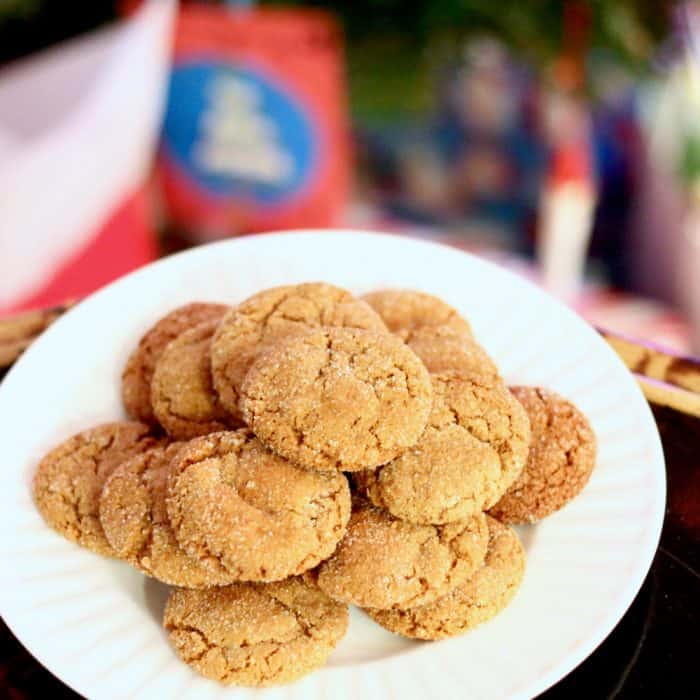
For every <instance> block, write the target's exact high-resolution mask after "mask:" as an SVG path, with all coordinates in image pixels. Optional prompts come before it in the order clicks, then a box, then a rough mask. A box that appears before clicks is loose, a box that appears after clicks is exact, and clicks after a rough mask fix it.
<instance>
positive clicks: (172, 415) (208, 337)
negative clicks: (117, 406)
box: [151, 319, 233, 440]
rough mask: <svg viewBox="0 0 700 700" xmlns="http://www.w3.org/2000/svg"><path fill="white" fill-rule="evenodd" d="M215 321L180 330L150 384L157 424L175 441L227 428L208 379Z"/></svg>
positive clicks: (227, 421)
mask: <svg viewBox="0 0 700 700" xmlns="http://www.w3.org/2000/svg"><path fill="white" fill-rule="evenodd" d="M218 325H219V320H218V319H214V320H211V321H205V322H204V323H200V324H199V325H198V326H195V327H194V328H190V329H189V330H186V331H184V332H183V333H181V334H180V335H178V337H177V338H175V340H173V341H172V342H171V343H169V344H168V346H167V347H166V348H165V350H163V353H162V354H161V356H160V358H159V359H158V362H157V363H156V367H155V371H154V373H153V379H152V381H151V404H152V406H153V412H154V414H155V417H156V419H157V420H158V422H159V423H160V424H161V425H162V426H163V427H164V428H165V430H166V431H167V432H168V433H169V434H170V435H171V436H172V437H173V438H175V439H177V440H187V439H189V438H193V437H197V436H198V435H207V434H208V433H215V432H218V431H221V430H226V429H227V428H228V427H231V423H232V422H233V419H232V418H231V417H230V416H229V414H228V412H227V411H225V410H224V408H223V406H221V404H220V403H219V397H218V396H217V395H216V392H215V391H214V387H213V385H212V379H211V363H210V353H211V341H212V337H213V335H214V331H215V330H216V328H217V326H218Z"/></svg>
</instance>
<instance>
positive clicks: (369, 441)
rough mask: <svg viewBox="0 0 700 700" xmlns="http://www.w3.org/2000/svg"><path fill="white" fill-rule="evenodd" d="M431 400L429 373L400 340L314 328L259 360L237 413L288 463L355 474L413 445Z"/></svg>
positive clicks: (426, 416)
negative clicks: (241, 411)
mask: <svg viewBox="0 0 700 700" xmlns="http://www.w3.org/2000/svg"><path fill="white" fill-rule="evenodd" d="M431 402H432V390H431V386H430V376H429V374H428V371H427V370H426V369H425V366H424V365H423V363H422V362H421V361H420V360H419V359H418V357H416V355H415V354H414V353H413V351H411V350H410V348H408V347H407V346H406V345H405V344H404V343H402V342H401V341H400V340H399V339H398V338H396V337H394V336H393V335H390V334H389V333H381V334H379V333H372V332H370V331H362V330H356V329H351V328H319V329H315V330H312V331H310V332H308V333H306V334H304V335H298V336H295V337H293V338H288V339H285V340H284V341H282V342H280V343H279V344H278V345H275V346H274V347H272V348H270V350H269V351H268V352H266V353H265V354H263V355H261V356H260V357H259V358H258V360H257V361H256V363H255V364H254V365H253V367H252V368H251V370H250V372H249V374H248V376H247V377H246V380H245V382H244V384H243V393H242V400H241V407H242V408H243V413H244V417H245V420H246V422H247V423H248V425H250V427H251V428H252V429H253V431H254V432H255V434H256V435H257V436H258V437H259V438H260V440H261V441H262V442H264V443H265V444H266V445H267V446H268V447H270V448H271V449H272V450H274V451H275V452H277V453H278V454H281V455H282V456H284V457H286V458H287V459H290V460H291V461H293V462H295V463H297V464H300V465H302V466H304V467H308V468H312V469H321V470H334V469H338V470H343V471H357V470H358V469H367V468H372V467H375V466H377V465H379V464H382V463H384V462H387V461H389V460H391V459H393V458H394V457H396V456H398V455H399V454H401V453H402V452H403V451H404V450H406V449H407V448H409V447H411V446H413V445H414V444H415V443H416V442H417V440H418V438H419V437H420V435H421V433H422V432H423V429H424V428H425V425H426V423H427V420H428V415H429V413H430V407H431Z"/></svg>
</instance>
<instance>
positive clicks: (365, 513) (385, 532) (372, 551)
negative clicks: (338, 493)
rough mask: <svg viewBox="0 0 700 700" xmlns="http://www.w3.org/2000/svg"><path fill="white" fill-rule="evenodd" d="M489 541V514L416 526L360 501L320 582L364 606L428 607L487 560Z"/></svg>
mask: <svg viewBox="0 0 700 700" xmlns="http://www.w3.org/2000/svg"><path fill="white" fill-rule="evenodd" d="M487 540H488V532H487V528H486V517H485V516H484V515H483V513H479V514H477V515H475V516H473V517H471V518H469V519H467V520H465V521H461V522H459V523H451V524H449V525H440V526H435V525H414V524H412V523H408V522H405V521H403V520H398V519H397V518H394V517H393V516H391V515H390V514H389V513H386V512H385V511H382V510H380V509H378V508H375V507H374V506H372V505H370V504H368V503H365V502H362V501H358V502H357V503H356V504H354V509H353V513H352V515H351V516H350V522H349V524H348V530H347V533H346V535H345V537H344V538H343V539H342V541H341V542H340V544H339V545H338V549H337V550H336V551H335V553H334V554H333V556H332V557H331V558H330V559H327V560H326V561H324V562H323V563H322V564H321V565H320V566H319V568H318V585H319V586H320V587H321V589H322V590H324V591H325V592H326V593H328V595H330V596H331V597H332V598H335V599H337V600H342V601H344V602H346V603H354V604H355V605H359V606H361V607H370V608H381V609H384V608H406V607H413V606H415V605H424V604H426V603H429V602H430V601H432V600H435V599H436V598H439V597H440V596H443V595H445V594H446V593H447V592H448V591H450V590H451V589H452V588H454V587H455V586H458V585H459V584H461V583H463V582H464V581H465V580H466V579H467V578H469V576H471V575H472V574H473V573H474V572H475V571H476V570H477V569H478V568H479V567H480V566H481V565H482V564H483V562H484V556H485V555H486V544H487Z"/></svg>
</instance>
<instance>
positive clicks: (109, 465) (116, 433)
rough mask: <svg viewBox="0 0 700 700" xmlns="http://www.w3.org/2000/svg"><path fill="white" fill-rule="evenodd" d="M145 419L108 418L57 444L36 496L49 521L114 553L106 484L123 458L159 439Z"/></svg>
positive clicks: (39, 476)
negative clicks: (105, 526) (102, 504)
mask: <svg viewBox="0 0 700 700" xmlns="http://www.w3.org/2000/svg"><path fill="white" fill-rule="evenodd" d="M149 430H150V429H149V427H148V426H147V425H145V424H144V423H136V422H124V423H105V424H103V425H98V426H97V427H95V428H91V429H90V430H86V431H84V432H82V433H78V434H77V435H74V436H73V437H71V438H69V439H68V440H66V441H65V442H63V443H61V444H60V445H58V446H57V447H55V448H54V449H53V450H51V452H49V453H48V454H47V455H46V456H45V457H44V458H43V459H42V460H41V462H40V464H39V467H38V469H37V472H36V474H35V476H34V484H33V486H34V500H35V501H36V504H37V507H38V508H39V512H40V513H41V515H42V517H43V518H44V520H45V521H46V523H47V524H48V525H49V526H50V527H52V528H53V529H54V530H56V531H57V532H59V533H60V534H61V535H63V536H64V537H65V538H66V539H69V540H71V541H72V542H77V543H78V544H80V545H82V546H83V547H87V548H88V549H91V550H92V551H93V552H97V553H98V554H104V555H105V556H115V554H114V550H113V549H112V547H111V546H110V544H109V542H108V541H107V539H106V537H105V534H104V532H103V530H102V525H101V524H100V518H99V499H100V493H101V491H102V486H103V484H104V482H105V481H106V480H107V478H108V477H109V476H110V474H112V472H113V471H114V470H115V469H117V467H119V465H120V464H122V463H123V462H125V461H126V460H127V459H129V458H131V457H133V456H134V455H136V454H139V453H141V452H145V451H146V450H148V449H149V448H151V447H154V446H155V445H157V444H158V441H157V440H156V439H155V438H153V437H152V436H151V435H150V433H149Z"/></svg>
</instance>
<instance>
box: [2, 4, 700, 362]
mask: <svg viewBox="0 0 700 700" xmlns="http://www.w3.org/2000/svg"><path fill="white" fill-rule="evenodd" d="M68 5H70V7H68ZM699 30H700V2H696V1H695V0H688V1H685V2H669V1H668V0H646V1H644V2H638V1H637V2H634V1H632V0H629V1H628V0H592V1H590V2H584V1H583V0H531V1H530V2H523V0H500V1H499V2H488V1H486V0H414V1H413V2H405V1H404V2H402V1H401V0H354V2H340V1H339V0H338V1H336V2H323V1H320V0H309V1H304V0H300V1H298V2H274V3H272V2H259V3H250V2H228V3H226V2H218V3H217V2H204V1H203V0H193V1H192V2H181V3H176V2H174V0H144V1H143V2H133V1H123V2H115V1H114V0H91V1H90V2H74V3H59V2H57V1H56V0H0V313H4V314H9V313H14V312H17V311H21V310H24V309H29V308H35V307H45V306H50V305H52V304H57V303H60V302H62V301H64V300H66V299H68V298H80V297H82V296H84V295H85V294H87V293H89V292H90V291H92V290H94V289H96V288H98V287H99V286H101V285H103V284H105V283H106V282H108V281H111V280H112V279H114V278H116V277H118V276H120V275H121V274H124V273H125V272H127V271H129V270H131V269H134V268H136V267H138V266H140V265H143V264H145V263H147V262H149V261H151V260H153V259H155V258H156V257H159V256H161V255H164V254H167V253H170V252H173V251H176V250H180V249H183V248H186V247H189V246H193V245H198V244H201V243H205V242H208V241H212V240H216V239H221V238H226V237H231V236H238V235H245V234H249V233H255V232H260V231H266V230H267V231H269V230H279V229H289V228H301V227H305V228H306V227H344V228H361V229H375V230H382V231H388V232H391V233H396V234H401V235H409V236H418V237H422V238H426V239H430V240H437V241H441V242H445V243H448V244H451V245H454V246H457V247H459V248H462V249H464V250H468V251H471V252H474V253H475V254H477V255H480V256H483V257H485V258H487V259H490V260H493V261H495V262H497V263H498V264H501V265H504V266H506V267H508V268H510V269H512V270H514V271H516V272H517V273H519V274H523V275H525V276H527V277H529V278H530V279H532V280H533V281H535V282H536V283H538V284H541V285H542V286H544V287H545V288H547V289H548V290H549V291H550V292H551V293H553V294H555V295H557V296H559V297H560V298H561V299H562V300H563V301H565V302H566V303H568V304H570V305H572V306H573V307H574V308H575V309H576V310H577V311H579V312H580V313H581V314H583V315H584V316H585V317H586V318H587V319H588V320H590V321H591V322H592V323H594V324H596V325H599V326H603V327H606V328H609V329H611V330H615V331H618V332H621V333H624V334H628V335H632V336H638V337H642V338H645V339H647V340H653V341H656V342H658V343H660V344H662V345H666V346H669V347H671V348H674V349H677V350H680V351H684V352H691V351H694V352H696V353H700V63H699V61H700V54H699V52H700V45H699V44H698V39H699V38H700V31H699Z"/></svg>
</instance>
